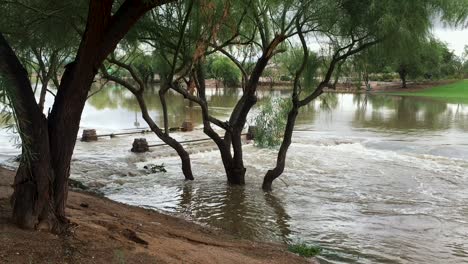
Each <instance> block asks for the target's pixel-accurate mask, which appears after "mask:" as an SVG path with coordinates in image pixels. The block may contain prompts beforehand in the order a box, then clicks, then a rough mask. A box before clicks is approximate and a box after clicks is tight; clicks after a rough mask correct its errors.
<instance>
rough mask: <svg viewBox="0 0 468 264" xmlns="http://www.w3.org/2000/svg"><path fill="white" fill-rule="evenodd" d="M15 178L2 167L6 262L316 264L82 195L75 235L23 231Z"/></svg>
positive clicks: (1, 246) (77, 199)
mask: <svg viewBox="0 0 468 264" xmlns="http://www.w3.org/2000/svg"><path fill="white" fill-rule="evenodd" d="M13 177H14V173H13V172H11V171H8V170H6V169H3V168H0V263H203V264H209V263H223V264H224V263H288V264H295V263H316V262H315V260H313V259H309V260H308V259H305V258H302V257H299V256H296V255H294V254H292V253H289V252H287V251H286V249H285V246H284V245H278V244H270V243H259V242H252V241H245V240H239V239H236V238H234V237H231V236H229V235H228V234H225V233H223V232H221V231H217V230H212V229H208V228H205V227H201V226H199V225H196V224H193V223H190V222H188V221H186V220H184V219H180V218H176V217H172V216H168V215H164V214H160V213H157V212H154V211H151V210H145V209H142V208H137V207H132V206H128V205H124V204H120V203H117V202H113V201H110V200H108V199H105V198H99V197H96V196H93V195H90V194H84V193H78V192H70V193H69V199H68V206H67V214H68V217H69V219H70V220H71V222H72V223H74V225H75V226H74V227H73V228H72V232H71V234H69V235H62V236H57V235H53V234H50V233H48V232H41V231H27V230H20V229H18V228H16V227H15V226H14V225H12V224H11V223H10V222H9V217H10V215H11V208H10V205H9V199H8V197H9V196H10V195H11V192H12V189H11V187H10V185H11V183H12V182H13Z"/></svg>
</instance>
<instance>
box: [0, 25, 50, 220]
mask: <svg viewBox="0 0 468 264" xmlns="http://www.w3.org/2000/svg"><path fill="white" fill-rule="evenodd" d="M0 73H1V74H2V77H4V78H5V79H6V81H7V83H8V86H9V87H8V88H7V89H8V95H9V99H10V100H11V101H12V102H15V103H12V106H13V110H14V112H15V114H16V118H17V120H18V124H17V125H18V128H19V131H20V136H21V139H22V141H23V148H22V150H23V151H22V160H21V164H20V166H19V168H18V171H17V175H16V177H15V181H14V185H13V186H14V194H13V196H12V200H11V202H12V207H13V221H14V222H15V223H17V224H18V226H20V227H22V228H33V227H35V226H36V224H37V223H38V221H41V220H49V222H50V223H55V217H54V214H53V213H51V212H53V208H51V204H53V196H52V186H53V179H54V174H53V169H52V166H51V163H50V156H51V155H50V150H49V135H48V130H47V120H46V118H45V116H44V115H43V114H42V112H41V111H40V109H39V107H38V105H37V104H36V101H35V98H34V94H33V90H32V87H31V84H30V81H29V79H28V73H27V71H26V69H25V68H24V67H23V65H22V64H21V63H20V61H19V59H18V58H17V57H16V55H15V53H14V51H13V50H12V49H11V47H10V46H9V44H8V42H7V41H6V39H5V38H4V37H3V35H2V34H1V33H0Z"/></svg>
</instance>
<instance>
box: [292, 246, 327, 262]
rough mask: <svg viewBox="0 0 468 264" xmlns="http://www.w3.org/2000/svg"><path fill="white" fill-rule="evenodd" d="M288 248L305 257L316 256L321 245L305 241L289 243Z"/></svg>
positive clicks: (319, 251) (320, 249)
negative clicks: (308, 243)
mask: <svg viewBox="0 0 468 264" xmlns="http://www.w3.org/2000/svg"><path fill="white" fill-rule="evenodd" d="M288 250H289V251H290V252H292V253H296V254H298V255H299V256H302V257H305V258H311V257H314V256H317V255H319V254H320V253H321V252H322V248H321V247H319V246H315V245H307V244H305V243H301V244H294V245H289V246H288Z"/></svg>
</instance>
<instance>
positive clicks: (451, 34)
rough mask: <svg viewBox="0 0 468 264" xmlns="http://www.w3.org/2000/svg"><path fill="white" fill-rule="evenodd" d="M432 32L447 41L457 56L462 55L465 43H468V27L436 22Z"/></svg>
mask: <svg viewBox="0 0 468 264" xmlns="http://www.w3.org/2000/svg"><path fill="white" fill-rule="evenodd" d="M432 32H433V34H434V35H435V36H436V37H437V38H438V39H440V40H442V41H444V42H446V43H447V44H448V46H449V48H450V49H451V50H453V51H454V52H455V54H456V55H457V56H461V55H462V53H463V49H464V47H465V45H468V28H465V29H461V28H458V29H457V28H450V27H444V26H442V25H440V24H439V23H436V24H435V26H434V28H433V29H432Z"/></svg>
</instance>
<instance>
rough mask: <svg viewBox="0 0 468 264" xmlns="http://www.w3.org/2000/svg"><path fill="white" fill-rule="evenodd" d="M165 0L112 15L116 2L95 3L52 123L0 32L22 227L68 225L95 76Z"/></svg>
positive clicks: (15, 200)
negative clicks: (17, 153)
mask: <svg viewBox="0 0 468 264" xmlns="http://www.w3.org/2000/svg"><path fill="white" fill-rule="evenodd" d="M166 2H169V1H164V0H161V1H151V3H149V2H146V1H143V0H132V1H130V0H126V1H124V2H123V3H122V5H121V6H120V7H119V9H118V10H117V11H116V12H114V14H112V7H113V3H114V1H112V0H100V1H95V0H91V1H90V4H89V11H88V18H87V24H86V29H85V33H84V34H83V36H82V39H81V43H80V47H79V49H78V53H77V55H76V58H75V60H74V62H72V63H70V64H69V65H67V67H66V70H65V73H64V74H63V77H62V80H61V83H60V87H59V89H58V92H57V96H56V98H55V102H54V105H53V108H52V111H51V113H50V115H49V119H48V120H46V118H45V116H44V115H43V114H42V113H41V111H40V109H39V106H38V104H37V103H36V100H35V97H34V94H33V91H32V87H31V84H30V82H29V79H28V74H27V72H26V70H25V69H24V67H23V66H22V65H21V63H20V62H19V60H18V58H17V57H16V55H15V53H14V52H13V50H12V49H11V47H10V46H9V44H8V43H7V41H6V40H5V38H4V37H3V35H2V34H1V33H0V73H1V74H2V76H3V77H6V79H8V81H9V83H11V87H9V91H8V93H9V96H10V99H12V103H13V108H14V110H15V114H16V117H17V119H18V125H19V128H20V131H21V133H20V135H21V137H22V144H23V156H24V157H23V161H22V163H21V165H20V168H19V170H18V172H17V175H16V178H15V185H14V189H15V190H14V194H13V196H12V205H13V219H14V222H15V223H17V224H18V225H19V226H21V227H24V228H32V227H34V226H35V225H36V224H37V223H38V222H39V221H42V220H46V219H47V220H54V223H53V226H51V227H52V228H53V229H54V230H56V231H61V230H63V228H64V227H66V225H64V224H65V223H67V220H66V217H65V205H66V200H67V194H68V177H69V174H70V162H71V157H72V154H73V150H74V147H75V142H76V137H77V134H78V129H79V124H80V119H81V113H82V111H83V108H84V105H85V102H86V99H87V95H88V92H89V89H90V87H91V83H92V81H93V79H94V76H95V75H96V73H97V70H98V68H99V66H100V65H101V64H102V62H103V60H104V59H105V58H106V57H107V56H108V54H109V53H110V52H112V51H113V50H114V49H115V47H116V45H117V43H118V42H119V41H120V39H122V38H123V36H124V35H125V34H126V33H127V32H128V31H129V30H130V28H131V27H132V26H133V25H134V24H135V23H136V22H137V21H138V19H139V18H140V17H141V16H143V15H144V14H145V13H146V12H147V11H148V10H150V9H151V8H153V7H155V6H158V5H162V4H164V3H166ZM25 154H26V155H25ZM29 154H31V155H29ZM56 220H57V221H56ZM49 223H50V221H49Z"/></svg>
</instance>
